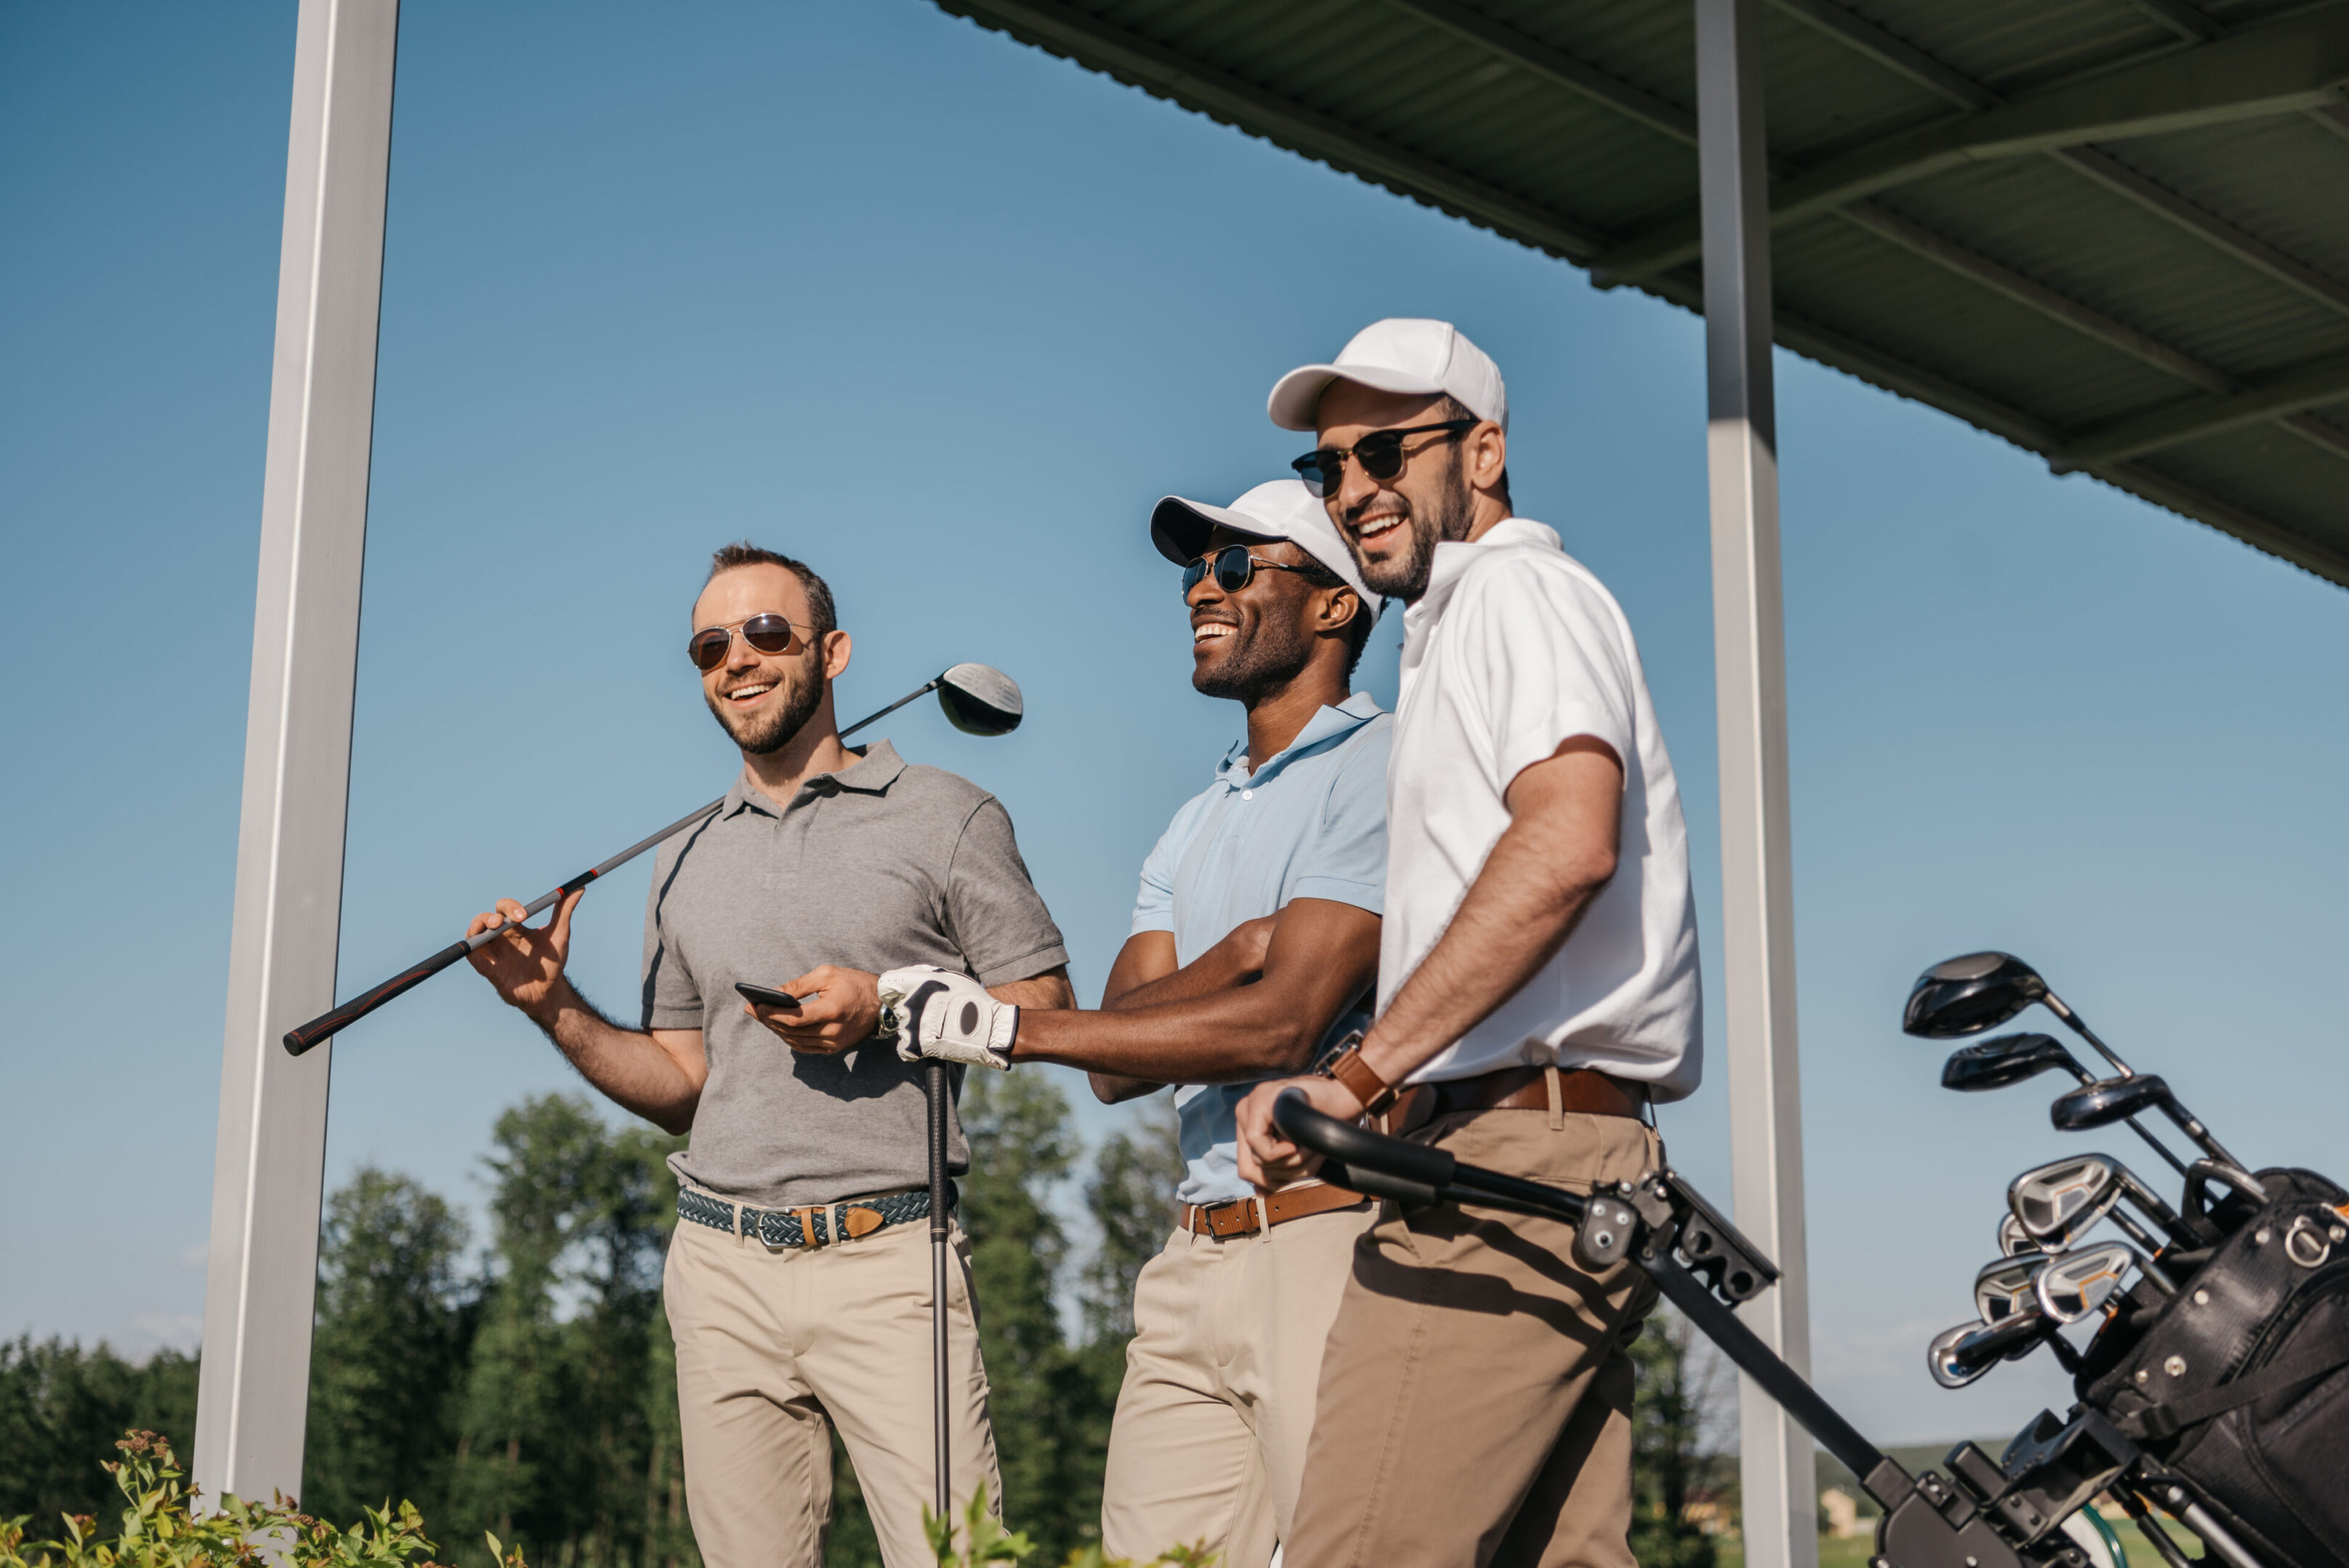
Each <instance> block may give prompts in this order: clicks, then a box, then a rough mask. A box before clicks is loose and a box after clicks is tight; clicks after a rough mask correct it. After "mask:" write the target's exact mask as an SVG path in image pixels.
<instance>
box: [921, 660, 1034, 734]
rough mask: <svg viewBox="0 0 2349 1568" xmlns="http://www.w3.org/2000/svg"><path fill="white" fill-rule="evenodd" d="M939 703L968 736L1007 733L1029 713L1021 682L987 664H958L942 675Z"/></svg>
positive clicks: (939, 680) (950, 721) (948, 719)
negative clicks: (1020, 698)
mask: <svg viewBox="0 0 2349 1568" xmlns="http://www.w3.org/2000/svg"><path fill="white" fill-rule="evenodd" d="M938 706H939V707H941V708H943V709H945V710H946V714H947V723H949V724H952V725H953V726H954V727H955V728H956V729H957V730H960V731H961V732H963V733H964V734H966V735H1008V734H1009V733H1011V732H1012V731H1014V730H1016V729H1018V728H1019V721H1020V719H1021V718H1022V717H1023V716H1024V715H1025V712H1026V709H1025V706H1024V705H1023V704H1022V703H1021V701H1020V700H1019V682H1018V681H1016V680H1012V679H1011V677H1009V675H1006V674H1004V673H1003V671H1001V670H998V669H996V668H995V667H993V666H992V665H987V664H957V665H956V666H955V667H954V668H953V669H952V670H947V672H946V673H945V674H944V675H941V676H939V677H938Z"/></svg>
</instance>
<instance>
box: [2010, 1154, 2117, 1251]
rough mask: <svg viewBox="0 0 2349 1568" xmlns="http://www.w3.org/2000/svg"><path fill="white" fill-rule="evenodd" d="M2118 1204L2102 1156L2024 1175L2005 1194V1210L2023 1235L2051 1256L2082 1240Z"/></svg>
mask: <svg viewBox="0 0 2349 1568" xmlns="http://www.w3.org/2000/svg"><path fill="white" fill-rule="evenodd" d="M2120 1198H2121V1180H2120V1175H2119V1173H2118V1172H2117V1171H2116V1170H2115V1169H2114V1168H2113V1162H2112V1161H2111V1160H2110V1159H2108V1158H2106V1157H2105V1156H2103V1155H2101V1154H2082V1155H2075V1156H2073V1157H2072V1158H2069V1159H2058V1160H2054V1161H2052V1162H2050V1163H2048V1164H2046V1165H2043V1166H2039V1167H2036V1168H2033V1169H2031V1170H2026V1171H2024V1172H2023V1174H2022V1175H2021V1176H2018V1177H2016V1178H2015V1179H2014V1180H2013V1182H2011V1183H2009V1184H2008V1186H2007V1189H2006V1206H2007V1208H2008V1209H2009V1210H2012V1211H2013V1215H2014V1218H2015V1220H2016V1222H2017V1223H2018V1224H2019V1225H2020V1226H2021V1227H2022V1229H2023V1233H2024V1234H2025V1235H2027V1236H2030V1237H2031V1238H2033V1240H2034V1241H2037V1242H2038V1243H2039V1245H2040V1246H2041V1247H2043V1248H2044V1249H2045V1250H2046V1251H2051V1252H2060V1251H2063V1250H2064V1248H2066V1247H2068V1246H2070V1245H2071V1244H2072V1241H2073V1240H2074V1239H2075V1237H2078V1236H2082V1235H2085V1234H2086V1233H2087V1231H2088V1229H2089V1227H2091V1226H2093V1225H2094V1224H2095V1222H2096V1221H2097V1220H2102V1219H2103V1218H2104V1217H2105V1216H2106V1215H2107V1214H2109V1213H2111V1212H2112V1208H2113V1205H2114V1204H2116V1203H2117V1202H2119V1201H2120Z"/></svg>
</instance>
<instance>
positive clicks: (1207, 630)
mask: <svg viewBox="0 0 2349 1568" xmlns="http://www.w3.org/2000/svg"><path fill="white" fill-rule="evenodd" d="M1231 635H1232V628H1230V627H1227V626H1226V625H1224V624H1223V623H1222V622H1221V621H1213V620H1211V621H1204V622H1202V623H1201V624H1199V625H1197V626H1195V627H1193V628H1191V640H1192V641H1193V642H1194V643H1200V642H1205V641H1206V640H1207V639H1209V638H1214V637H1229V636H1231Z"/></svg>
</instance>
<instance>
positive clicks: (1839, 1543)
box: [1715, 1519, 2162, 1568]
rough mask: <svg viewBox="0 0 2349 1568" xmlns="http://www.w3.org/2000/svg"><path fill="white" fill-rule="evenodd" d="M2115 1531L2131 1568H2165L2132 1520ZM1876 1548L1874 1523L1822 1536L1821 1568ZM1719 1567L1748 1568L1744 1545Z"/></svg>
mask: <svg viewBox="0 0 2349 1568" xmlns="http://www.w3.org/2000/svg"><path fill="white" fill-rule="evenodd" d="M2112 1526H2113V1530H2114V1532H2115V1533H2116V1534H2117V1535H2119V1536H2120V1538H2121V1549H2122V1550H2123V1551H2125V1552H2127V1553H2128V1563H2129V1568H2162V1562H2161V1557H2160V1555H2159V1554H2158V1552H2155V1551H2154V1549H2153V1546H2152V1543H2151V1542H2147V1540H2146V1538H2145V1537H2144V1536H2142V1535H2140V1534H2138V1533H2137V1525H2136V1523H2135V1522H2134V1521H2130V1520H2126V1519H2116V1520H2114V1521H2112ZM1875 1550H1876V1531H1875V1529H1874V1527H1873V1526H1872V1525H1871V1526H1870V1528H1869V1530H1868V1533H1867V1534H1865V1535H1852V1536H1846V1537H1843V1538H1842V1539H1837V1537H1835V1536H1832V1535H1822V1536H1820V1537H1819V1568H1868V1555H1869V1554H1870V1553H1871V1552H1874V1551H1875ZM1719 1552H1720V1555H1719V1556H1718V1558H1717V1559H1716V1560H1715V1562H1716V1568H1745V1550H1744V1546H1743V1545H1742V1544H1741V1543H1740V1542H1734V1541H1724V1542H1721V1543H1720V1548H1719Z"/></svg>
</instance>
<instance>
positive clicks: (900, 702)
mask: <svg viewBox="0 0 2349 1568" xmlns="http://www.w3.org/2000/svg"><path fill="white" fill-rule="evenodd" d="M939 679H940V680H943V679H945V678H944V677H943V676H941V677H940V678H939ZM937 689H938V682H937V681H936V680H932V681H929V682H928V683H926V685H922V686H918V687H916V688H915V689H914V690H913V691H909V692H907V693H906V694H905V696H903V697H900V698H898V699H897V701H895V702H892V703H890V704H889V705H888V706H887V707H886V708H884V709H882V710H881V711H879V712H877V713H868V714H866V715H865V716H864V718H862V719H859V720H857V721H856V722H854V724H851V725H850V726H848V728H846V729H845V730H843V731H842V732H840V738H841V739H842V740H843V741H844V740H846V739H848V737H849V736H851V735H853V734H854V733H856V732H857V731H859V730H861V729H863V728H864V726H865V725H867V724H870V723H872V722H874V721H876V720H879V719H885V718H887V717H888V716H889V715H890V714H892V713H894V712H895V711H897V710H898V709H900V708H903V707H904V706H905V704H906V703H908V702H911V701H914V700H915V699H916V697H920V696H923V695H925V694H926V693H928V692H931V691H936V690H937ZM725 804H726V797H725V796H724V795H720V796H719V797H718V798H717V799H716V800H713V801H711V802H710V803H709V805H699V806H696V807H694V808H693V809H692V810H691V811H688V812H687V813H686V814H685V815H683V816H680V817H678V819H677V820H676V821H675V822H672V823H670V824H669V825H668V826H667V827H664V828H662V829H661V830H660V831H659V832H658V833H656V834H654V835H653V836H651V837H650V838H645V839H639V840H638V841H637V842H636V843H635V844H632V845H630V846H628V847H627V848H626V849H623V850H621V851H620V852H619V853H618V854H617V855H615V856H613V857H611V858H610V859H609V860H606V861H604V862H602V863H601V864H600V865H595V866H591V867H588V868H587V869H586V870H585V871H582V872H581V873H579V875H578V876H576V877H573V878H571V880H569V881H568V882H565V883H564V884H563V885H562V886H561V887H559V888H552V889H550V890H549V891H547V892H544V893H542V894H540V895H539V896H538V897H537V898H533V899H532V900H531V901H530V902H529V903H527V904H525V905H523V911H522V916H521V919H524V920H526V919H530V918H531V917H532V916H533V915H536V914H538V913H540V912H541V911H543V910H545V909H552V908H553V907H554V904H555V903H556V901H557V900H559V899H562V898H567V897H569V896H570V895H571V894H573V893H575V892H577V891H578V890H579V889H580V888H585V886H587V884H588V883H590V882H593V881H595V879H596V878H597V877H602V876H605V875H606V874H608V873H610V872H613V871H616V870H618V869H619V868H620V867H623V866H626V864H627V863H628V862H629V861H631V860H634V859H635V858H636V857H637V856H639V855H642V854H643V853H644V852H645V851H646V850H647V849H650V848H652V847H653V846H656V845H657V844H660V843H661V842H662V841H664V840H666V839H667V838H670V837H673V836H676V835H678V834H679V833H682V832H684V831H685V830H686V829H687V828H688V827H690V826H693V825H694V824H695V823H697V822H699V821H700V820H701V819H702V818H704V817H706V816H708V815H709V814H710V813H711V812H713V811H716V810H717V809H718V808H719V806H721V805H725ZM518 923H519V922H518V921H514V920H509V921H507V922H506V923H505V924H504V925H502V926H499V927H497V928H496V929H493V930H487V931H480V932H477V933H475V934H474V935H472V936H470V937H460V938H459V939H458V940H455V941H453V942H450V944H449V945H448V946H447V947H445V948H442V949H441V950H440V951H439V952H437V953H434V954H433V955H432V956H431V957H430V958H429V959H426V960H425V961H423V962H421V963H419V964H415V965H412V966H410V967H409V968H407V969H404V970H402V971H399V972H398V974H396V975H393V976H392V977H391V978H390V979H389V980H387V981H384V982H383V983H382V984H381V985H378V986H377V987H375V988H374V989H373V990H370V991H364V992H360V993H359V994H358V995H357V996H355V997H353V998H351V999H350V1000H349V1001H348V1002H344V1003H343V1004H342V1005H341V1006H340V1007H336V1008H330V1009H329V1010H327V1011H326V1012H322V1013H320V1014H319V1015H318V1016H317V1017H316V1018H313V1019H312V1020H310V1022H309V1023H305V1024H302V1025H300V1026H299V1027H297V1028H294V1029H289V1030H287V1031H286V1032H285V1052H286V1054H288V1055H290V1056H299V1055H301V1054H303V1053H304V1052H305V1051H307V1050H309V1049H310V1048H311V1047H312V1046H314V1045H316V1044H319V1043H320V1042H322V1041H325V1040H328V1039H331V1038H333V1037H334V1036H335V1035H336V1034H337V1033H341V1032H342V1031H343V1030H345V1029H347V1028H349V1027H350V1026H351V1025H352V1024H354V1023H357V1022H358V1021H359V1020H360V1019H362V1018H365V1017H366V1016H367V1014H368V1013H370V1012H374V1011H375V1010H376V1009H377V1008H378V1007H381V1006H382V1005H383V1004H384V1003H385V1002H389V1001H390V1000H391V999H392V998H393V997H395V996H402V995H405V994H406V993H408V992H410V991H413V990H415V989H416V988H417V987H418V986H419V985H422V984H423V983H424V982H425V981H428V980H430V979H431V978H432V977H433V976H434V975H436V974H439V973H440V971H442V970H444V969H447V968H448V967H449V966H450V964H452V963H455V962H456V961H458V960H459V959H460V958H463V957H464V956H465V955H466V954H467V953H469V952H471V951H473V950H475V949H477V948H479V947H481V945H482V944H483V943H485V942H487V941H489V940H491V939H492V938H493V937H499V936H502V935H504V934H505V932H506V931H508V930H509V929H512V927H513V926H514V925H516V924H518Z"/></svg>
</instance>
